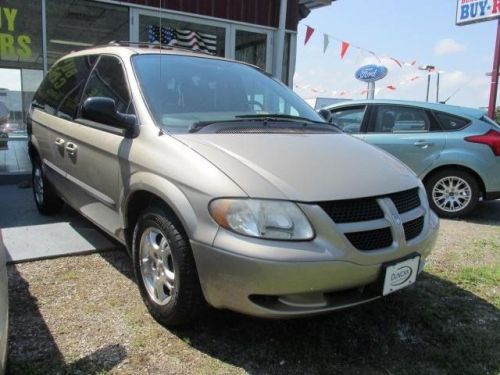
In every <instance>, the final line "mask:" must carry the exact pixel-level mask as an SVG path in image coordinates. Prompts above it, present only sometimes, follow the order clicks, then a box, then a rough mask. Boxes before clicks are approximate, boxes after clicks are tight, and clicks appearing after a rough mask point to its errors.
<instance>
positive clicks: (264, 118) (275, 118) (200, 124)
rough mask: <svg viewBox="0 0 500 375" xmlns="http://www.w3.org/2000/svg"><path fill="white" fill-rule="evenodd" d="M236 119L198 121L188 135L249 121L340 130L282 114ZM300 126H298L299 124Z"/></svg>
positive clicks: (329, 124)
mask: <svg viewBox="0 0 500 375" xmlns="http://www.w3.org/2000/svg"><path fill="white" fill-rule="evenodd" d="M234 117H235V118H234V119H232V120H211V121H197V122H194V123H192V124H191V125H190V126H189V128H188V133H196V132H198V131H200V130H201V129H202V128H204V127H207V126H209V125H214V124H230V123H242V122H249V121H252V122H253V121H264V125H265V123H266V122H277V123H279V122H294V123H300V125H302V126H304V127H307V126H308V124H318V125H321V126H328V127H332V128H335V129H338V128H337V126H335V125H334V124H331V123H328V122H322V121H314V120H310V119H308V118H306V117H300V116H293V115H284V114H280V113H273V114H252V115H238V116H234ZM297 125H298V124H297Z"/></svg>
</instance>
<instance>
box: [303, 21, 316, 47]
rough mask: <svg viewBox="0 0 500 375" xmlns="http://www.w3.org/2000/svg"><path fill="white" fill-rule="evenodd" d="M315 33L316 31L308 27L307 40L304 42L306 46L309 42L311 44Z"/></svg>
mask: <svg viewBox="0 0 500 375" xmlns="http://www.w3.org/2000/svg"><path fill="white" fill-rule="evenodd" d="M313 33H314V29H313V28H312V27H311V26H307V30H306V39H305V40H304V45H306V44H307V42H309V39H311V37H312V35H313Z"/></svg>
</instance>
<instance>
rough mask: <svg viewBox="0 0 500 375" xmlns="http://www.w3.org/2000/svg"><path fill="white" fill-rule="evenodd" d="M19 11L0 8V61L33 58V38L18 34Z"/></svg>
mask: <svg viewBox="0 0 500 375" xmlns="http://www.w3.org/2000/svg"><path fill="white" fill-rule="evenodd" d="M18 16H19V12H18V9H16V8H5V7H3V8H2V7H0V59H2V60H14V59H15V60H17V59H21V60H23V59H28V58H30V57H31V53H32V51H31V37H30V36H29V35H26V34H16V20H17V17H18Z"/></svg>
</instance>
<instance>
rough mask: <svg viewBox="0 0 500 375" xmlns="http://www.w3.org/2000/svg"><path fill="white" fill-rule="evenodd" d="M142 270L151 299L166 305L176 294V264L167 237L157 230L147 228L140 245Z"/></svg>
mask: <svg viewBox="0 0 500 375" xmlns="http://www.w3.org/2000/svg"><path fill="white" fill-rule="evenodd" d="M139 246H140V247H139V256H140V258H139V259H140V260H139V261H140V269H141V276H142V280H143V282H144V286H145V287H146V290H147V292H148V294H149V296H150V297H151V299H152V300H153V301H154V302H155V303H157V304H158V305H166V304H167V303H168V302H169V301H170V299H171V297H172V293H173V292H174V285H175V284H174V281H175V272H174V262H173V258H172V252H171V249H170V245H169V243H168V240H167V238H166V237H165V235H164V234H163V233H162V232H161V231H160V230H159V229H157V228H154V227H149V228H147V229H146V230H145V231H144V232H143V234H142V237H141V242H140V245H139Z"/></svg>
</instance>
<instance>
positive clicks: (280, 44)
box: [273, 0, 288, 79]
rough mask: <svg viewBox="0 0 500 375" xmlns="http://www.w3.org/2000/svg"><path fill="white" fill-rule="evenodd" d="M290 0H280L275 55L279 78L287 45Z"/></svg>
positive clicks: (275, 65) (275, 71)
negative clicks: (286, 29)
mask: <svg viewBox="0 0 500 375" xmlns="http://www.w3.org/2000/svg"><path fill="white" fill-rule="evenodd" d="M287 3H288V0H281V1H280V19H279V24H278V32H277V33H276V41H275V43H276V47H275V53H276V54H275V56H274V64H273V65H274V66H273V73H274V76H275V77H277V78H278V79H281V72H282V65H283V49H284V46H285V27H286V8H287Z"/></svg>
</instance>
